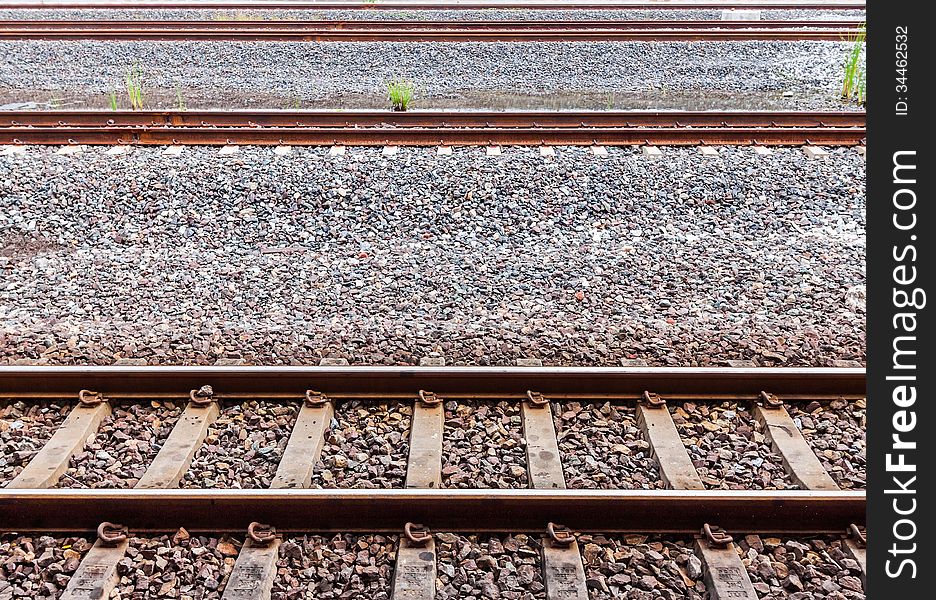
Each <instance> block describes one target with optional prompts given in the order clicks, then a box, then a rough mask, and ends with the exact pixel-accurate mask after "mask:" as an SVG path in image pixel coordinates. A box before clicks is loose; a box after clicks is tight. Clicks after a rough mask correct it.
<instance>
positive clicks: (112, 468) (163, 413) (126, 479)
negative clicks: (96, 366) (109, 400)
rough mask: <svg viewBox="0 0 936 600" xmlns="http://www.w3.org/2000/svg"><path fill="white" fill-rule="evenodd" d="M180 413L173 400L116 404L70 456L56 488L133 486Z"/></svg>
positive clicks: (154, 455) (180, 409)
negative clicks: (109, 414)
mask: <svg viewBox="0 0 936 600" xmlns="http://www.w3.org/2000/svg"><path fill="white" fill-rule="evenodd" d="M180 414H182V407H181V406H178V405H176V404H174V403H172V402H156V401H153V402H151V403H150V404H125V405H120V406H115V407H114V409H113V412H112V413H111V416H110V417H108V418H107V419H105V420H104V421H103V422H102V423H101V427H100V429H99V430H98V432H97V434H95V435H93V436H91V438H89V440H88V443H87V444H86V445H85V448H84V450H83V451H82V452H78V453H77V454H75V455H74V456H72V458H71V460H70V461H69V466H68V470H67V471H66V472H65V474H64V475H63V476H62V478H61V479H59V481H58V483H57V484H56V487H62V488H131V487H133V486H134V485H136V483H137V481H139V479H140V477H142V476H143V473H144V472H145V471H146V468H147V467H148V466H149V464H150V463H151V462H153V459H154V458H156V454H157V453H158V452H159V449H160V448H162V445H163V442H164V441H165V439H166V438H167V437H168V436H169V432H171V431H172V428H173V427H174V426H175V423H176V421H177V420H178V418H179V415H180Z"/></svg>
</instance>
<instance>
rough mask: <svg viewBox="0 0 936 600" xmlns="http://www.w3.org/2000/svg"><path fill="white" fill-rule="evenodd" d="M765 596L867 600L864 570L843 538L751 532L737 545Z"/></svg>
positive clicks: (761, 592)
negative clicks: (800, 536) (767, 534)
mask: <svg viewBox="0 0 936 600" xmlns="http://www.w3.org/2000/svg"><path fill="white" fill-rule="evenodd" d="M735 546H736V548H737V549H738V554H739V555H740V556H741V559H742V562H743V563H744V565H745V567H746V568H747V571H748V575H750V576H751V583H753V584H754V589H755V590H756V591H757V593H758V596H759V597H760V598H761V599H766V598H813V599H815V600H864V599H865V594H864V593H863V592H862V586H861V569H860V567H859V566H858V563H857V562H855V561H854V560H853V559H851V558H849V557H848V555H847V554H846V553H845V551H844V550H843V549H842V541H841V539H840V538H831V537H823V538H815V539H790V538H774V537H761V536H758V535H748V536H745V537H744V538H743V539H742V540H738V541H737V542H736V544H735Z"/></svg>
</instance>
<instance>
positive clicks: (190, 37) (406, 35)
mask: <svg viewBox="0 0 936 600" xmlns="http://www.w3.org/2000/svg"><path fill="white" fill-rule="evenodd" d="M855 31H856V29H855V28H851V27H843V26H839V27H834V28H828V29H825V28H822V29H820V28H797V27H793V28H789V29H770V28H759V27H749V28H743V29H731V28H708V27H705V28H677V27H663V28H659V29H634V30H615V29H607V30H601V29H593V30H567V31H561V30H534V29H500V30H498V29H484V30H476V31H475V30H455V29H446V28H442V29H435V30H433V29H421V30H401V29H384V30H378V29H351V28H348V29H329V28H309V29H295V30H291V29H247V30H245V29H239V28H237V27H236V26H235V25H232V26H231V27H229V28H227V29H213V28H198V29H194V28H193V29H188V30H183V29H173V28H168V29H155V28H153V29H148V28H140V29H108V28H102V29H70V28H67V27H62V28H47V29H32V28H29V27H26V28H19V29H16V28H6V29H0V40H59V41H68V40H102V41H160V42H172V41H233V42H641V41H643V42H704V41H766V40H772V41H844V40H847V39H848V37H849V36H850V35H853V34H854V32H855Z"/></svg>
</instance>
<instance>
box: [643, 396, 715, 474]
mask: <svg viewBox="0 0 936 600" xmlns="http://www.w3.org/2000/svg"><path fill="white" fill-rule="evenodd" d="M637 424H638V426H639V427H640V429H641V430H642V431H643V434H644V437H646V438H647V441H648V442H649V443H650V453H651V454H652V455H653V457H654V458H655V459H656V462H657V465H658V466H659V468H660V478H661V479H662V480H663V484H664V485H666V487H668V488H669V489H672V490H704V489H705V485H704V484H703V483H702V479H701V478H700V477H699V473H698V472H697V471H696V469H695V466H694V465H693V464H692V461H691V460H690V459H689V453H688V452H687V451H686V446H685V444H683V441H682V438H680V437H679V432H678V431H676V424H675V423H673V417H672V415H670V412H669V409H668V408H667V407H666V402H665V400H663V399H662V398H660V397H659V396H658V395H657V394H654V393H652V392H649V391H647V392H644V399H643V401H641V402H639V403H638V404H637Z"/></svg>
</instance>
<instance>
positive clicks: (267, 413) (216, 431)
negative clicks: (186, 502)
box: [180, 400, 296, 489]
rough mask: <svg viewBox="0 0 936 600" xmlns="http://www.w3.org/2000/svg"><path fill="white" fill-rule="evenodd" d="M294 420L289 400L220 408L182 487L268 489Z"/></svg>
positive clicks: (294, 414)
mask: <svg viewBox="0 0 936 600" xmlns="http://www.w3.org/2000/svg"><path fill="white" fill-rule="evenodd" d="M295 420H296V406H292V405H288V404H279V403H274V402H262V401H256V400H252V401H249V402H244V403H241V404H237V405H233V406H226V407H224V408H222V410H221V415H220V416H219V417H218V419H217V420H216V421H215V422H214V423H212V424H211V427H210V428H209V430H208V435H207V436H206V437H205V441H204V443H203V444H202V446H201V448H199V449H198V452H196V453H195V458H194V460H193V461H192V466H191V467H189V470H188V471H187V472H186V473H185V476H184V477H183V478H182V481H181V482H180V485H181V487H183V488H208V489H213V488H214V489H216V488H237V489H248V488H267V487H269V486H270V481H272V479H273V476H274V475H275V474H276V468H277V466H279V461H280V458H281V457H282V456H283V450H284V449H285V448H286V443H287V442H288V441H289V433H290V431H291V430H292V426H293V423H294V422H295Z"/></svg>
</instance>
